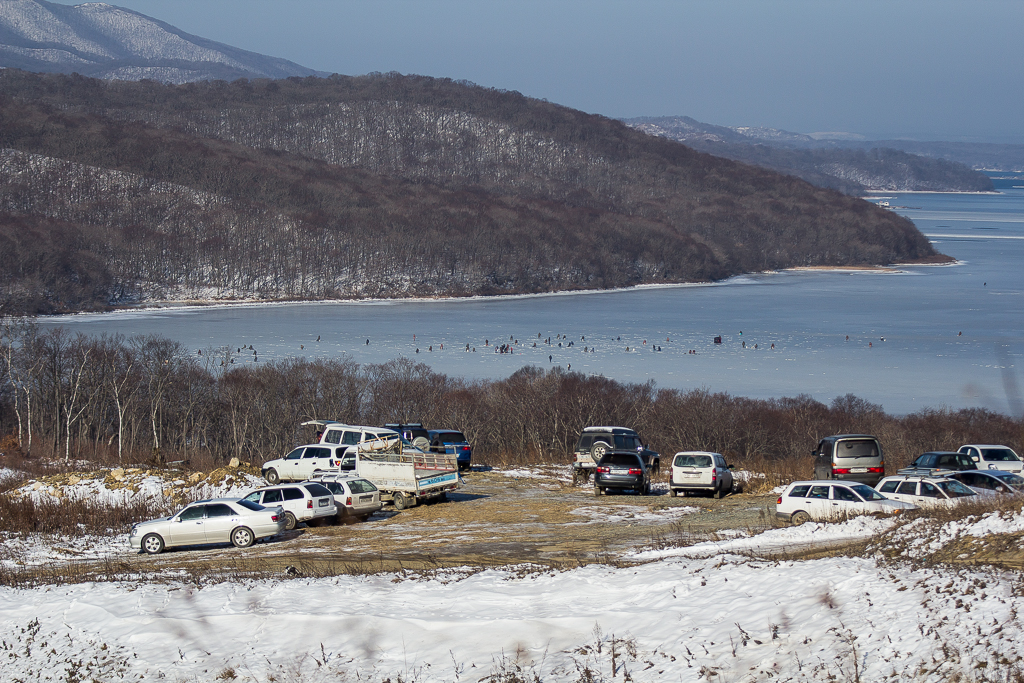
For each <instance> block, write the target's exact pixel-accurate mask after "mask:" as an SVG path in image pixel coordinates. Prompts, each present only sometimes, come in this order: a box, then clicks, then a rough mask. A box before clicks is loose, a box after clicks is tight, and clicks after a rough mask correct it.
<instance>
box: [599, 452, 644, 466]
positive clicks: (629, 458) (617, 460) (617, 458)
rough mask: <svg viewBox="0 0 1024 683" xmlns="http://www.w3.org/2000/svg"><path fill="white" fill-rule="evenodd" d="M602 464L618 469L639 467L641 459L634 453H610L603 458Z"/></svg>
mask: <svg viewBox="0 0 1024 683" xmlns="http://www.w3.org/2000/svg"><path fill="white" fill-rule="evenodd" d="M600 464H601V465H614V466H616V467H639V465H640V458H639V457H637V456H635V455H633V454H632V453H609V454H608V455H606V456H604V457H603V458H601V462H600Z"/></svg>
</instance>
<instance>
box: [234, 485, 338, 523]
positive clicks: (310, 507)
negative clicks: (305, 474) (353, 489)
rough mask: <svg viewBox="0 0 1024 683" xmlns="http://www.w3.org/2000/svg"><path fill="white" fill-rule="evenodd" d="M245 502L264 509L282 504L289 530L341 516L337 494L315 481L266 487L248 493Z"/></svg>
mask: <svg viewBox="0 0 1024 683" xmlns="http://www.w3.org/2000/svg"><path fill="white" fill-rule="evenodd" d="M245 500H247V501H249V502H252V503H258V504H260V505H263V506H264V507H267V506H271V505H279V506H281V507H282V508H284V521H285V524H284V526H285V529H287V530H289V531H291V530H292V529H294V528H295V527H296V526H298V524H299V522H305V523H306V524H311V523H312V524H317V523H320V522H322V521H326V520H327V519H328V518H330V517H333V516H335V515H336V514H338V508H337V507H336V506H335V505H334V494H332V493H331V492H330V491H329V490H328V489H327V488H326V487H325V486H324V485H323V484H318V483H316V482H304V483H302V484H279V485H277V486H265V487H263V488H261V489H256V490H255V491H253V492H251V493H249V494H247V495H246V496H245Z"/></svg>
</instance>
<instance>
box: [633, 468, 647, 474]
mask: <svg viewBox="0 0 1024 683" xmlns="http://www.w3.org/2000/svg"><path fill="white" fill-rule="evenodd" d="M629 473H630V474H643V473H644V471H643V470H642V469H640V468H638V467H630V468H629Z"/></svg>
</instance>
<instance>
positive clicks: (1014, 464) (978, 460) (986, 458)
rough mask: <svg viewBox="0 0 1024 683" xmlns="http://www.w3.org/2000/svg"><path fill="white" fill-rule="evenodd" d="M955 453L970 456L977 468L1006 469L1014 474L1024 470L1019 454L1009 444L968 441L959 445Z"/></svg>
mask: <svg viewBox="0 0 1024 683" xmlns="http://www.w3.org/2000/svg"><path fill="white" fill-rule="evenodd" d="M957 453H966V454H967V455H969V456H971V460H973V461H974V464H975V465H977V466H978V469H979V470H1006V471H1007V472H1013V473H1014V474H1020V473H1021V471H1022V470H1024V463H1022V462H1021V460H1020V456H1019V455H1017V454H1016V453H1014V451H1013V449H1012V448H1010V447H1009V446H998V445H993V444H980V443H969V444H966V445H963V446H961V447H960V448H959V449H958V450H957Z"/></svg>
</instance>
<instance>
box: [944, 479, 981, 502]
mask: <svg viewBox="0 0 1024 683" xmlns="http://www.w3.org/2000/svg"><path fill="white" fill-rule="evenodd" d="M935 485H936V486H938V487H939V488H940V489H942V490H943V491H945V492H946V493H947V494H948V495H949V497H950V498H960V497H962V496H974V495H977V494H976V493H974V491H972V490H971V489H969V488H967V487H966V486H964V485H963V484H961V483H960V482H958V481H956V480H955V479H945V480H943V481H937V482H935Z"/></svg>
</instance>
